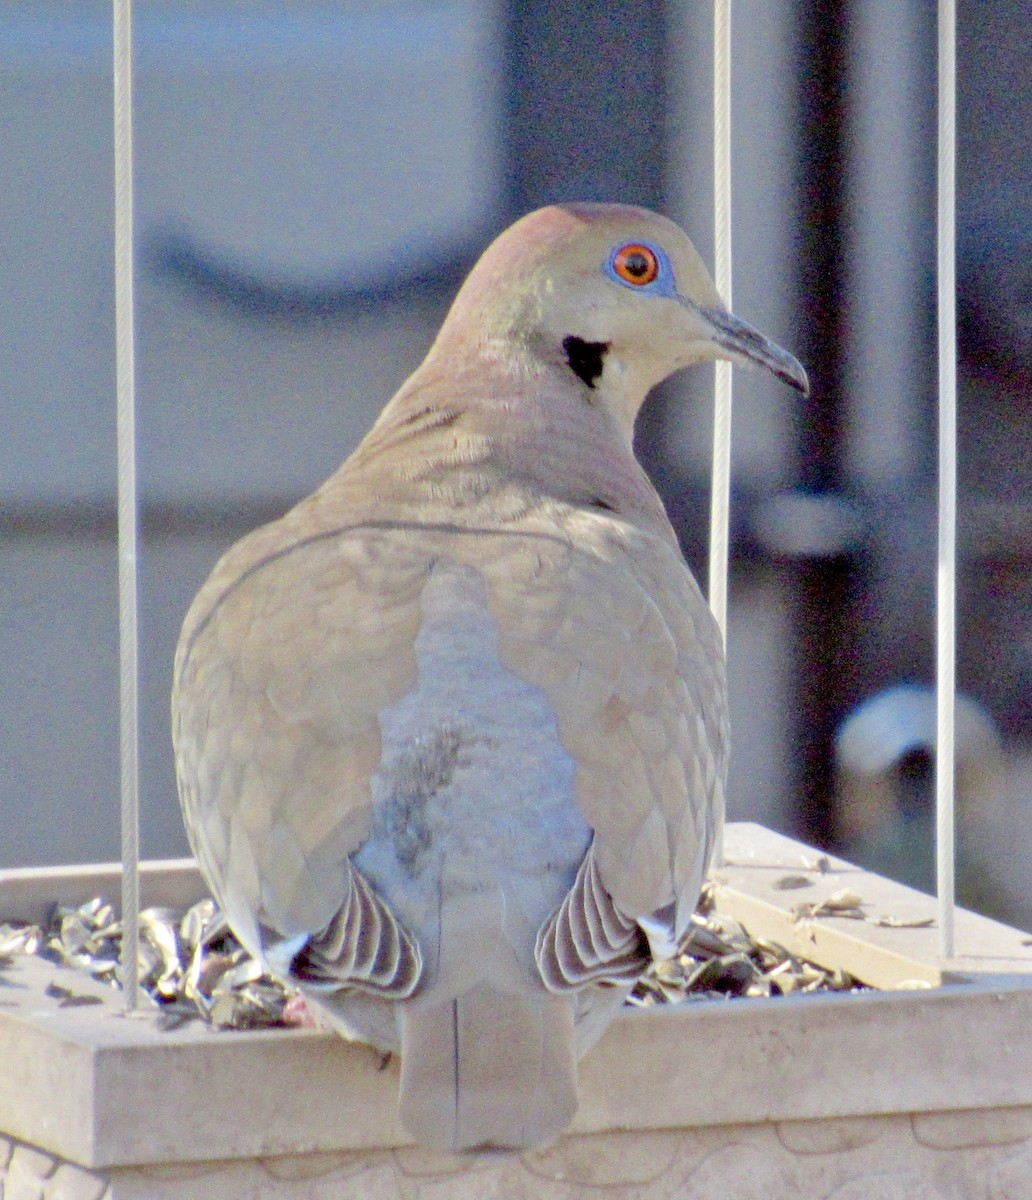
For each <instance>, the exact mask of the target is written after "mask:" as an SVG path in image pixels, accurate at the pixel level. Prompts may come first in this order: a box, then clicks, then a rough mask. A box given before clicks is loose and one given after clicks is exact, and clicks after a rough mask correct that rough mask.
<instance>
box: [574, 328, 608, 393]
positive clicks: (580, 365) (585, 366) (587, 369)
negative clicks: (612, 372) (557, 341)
mask: <svg viewBox="0 0 1032 1200" xmlns="http://www.w3.org/2000/svg"><path fill="white" fill-rule="evenodd" d="M563 349H564V350H565V351H566V361H567V362H568V363H569V364H570V370H571V371H572V372H573V373H574V375H576V376H577V378H578V379H580V380H581V382H582V383H585V384H587V386H588V387H589V388H593V387H594V386H595V381H596V380H597V379H598V377H599V376H600V375H601V374H602V364H603V361H604V359H605V357H606V351H607V350H608V349H609V343H608V342H586V341H584V339H583V338H579V337H567V338H563Z"/></svg>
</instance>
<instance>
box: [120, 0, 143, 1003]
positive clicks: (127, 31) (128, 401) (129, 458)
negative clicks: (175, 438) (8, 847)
mask: <svg viewBox="0 0 1032 1200" xmlns="http://www.w3.org/2000/svg"><path fill="white" fill-rule="evenodd" d="M130 10H131V0H114V137H115V396H116V406H117V445H118V631H119V698H120V741H121V791H122V812H121V819H122V970H121V975H122V987H123V990H124V995H125V1005H126V1008H127V1009H128V1010H129V1011H132V1010H133V1009H134V1008H136V1006H137V1004H138V1001H139V979H138V967H137V952H138V927H139V909H140V888H139V879H140V872H139V866H140V863H139V857H140V846H139V701H138V690H139V688H138V679H139V665H138V661H137V546H138V543H139V531H138V521H137V497H136V413H135V396H134V377H135V365H134V348H133V342H134V334H133V145H132V24H131V12H130Z"/></svg>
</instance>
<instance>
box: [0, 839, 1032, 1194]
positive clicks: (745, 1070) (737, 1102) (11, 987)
mask: <svg viewBox="0 0 1032 1200" xmlns="http://www.w3.org/2000/svg"><path fill="white" fill-rule="evenodd" d="M727 848H728V858H729V860H730V865H729V866H727V867H725V868H723V869H722V870H721V872H719V873H718V874H719V884H718V896H719V904H720V907H721V908H722V909H724V910H725V911H731V912H733V913H736V914H737V915H739V916H740V917H741V918H742V919H743V920H744V921H746V922H747V923H748V924H749V925H750V927H751V928H753V929H754V930H755V931H756V932H759V933H762V934H764V935H765V936H768V937H776V938H777V939H778V940H781V941H786V942H790V941H791V939H793V938H795V939H798V942H799V944H798V945H795V946H794V947H793V948H796V949H799V950H801V951H802V952H804V953H807V954H808V955H809V956H810V957H812V958H814V959H816V960H817V961H819V962H822V964H825V965H835V962H837V961H839V960H838V959H831V961H829V955H832V954H835V955H839V954H841V955H842V956H843V960H842V961H841V965H844V966H845V967H846V969H847V970H851V971H854V973H856V974H858V975H860V976H861V977H865V975H866V976H867V977H869V978H873V977H874V976H877V975H879V973H881V974H882V975H883V976H884V978H883V985H884V979H888V978H894V979H895V981H896V982H897V983H898V982H899V981H900V980H906V979H921V978H923V979H924V980H925V982H933V981H934V980H935V979H937V978H949V976H950V973H951V972H952V971H953V969H954V966H955V964H939V963H937V961H936V960H935V957H934V949H933V947H934V930H931V931H929V930H928V929H927V928H906V929H900V928H882V927H879V926H877V925H873V924H869V923H867V922H864V921H858V920H846V919H844V918H819V919H815V920H811V921H809V922H805V923H800V922H797V921H794V920H793V919H792V915H791V909H792V906H793V905H794V904H796V903H798V902H799V901H800V900H802V899H804V898H805V899H806V900H807V901H812V900H819V899H821V898H822V897H823V896H825V895H828V894H831V893H833V892H834V891H836V890H838V889H841V888H842V887H844V886H848V887H849V888H850V889H851V890H853V891H854V892H856V893H857V894H858V895H859V896H860V897H861V899H863V900H864V901H865V902H866V903H867V905H868V907H869V908H870V910H871V913H872V915H894V916H897V917H901V916H903V917H906V918H907V919H913V920H923V919H924V917H923V916H921V915H920V914H921V913H922V912H927V910H928V907H929V906H930V905H932V902H931V901H930V900H929V899H928V898H927V897H921V896H919V894H918V893H913V892H911V891H910V889H901V890H900V889H899V885H895V884H891V883H890V882H889V881H886V880H881V879H878V878H877V877H876V876H872V875H870V874H868V873H866V872H861V871H859V870H858V869H857V868H855V867H851V866H850V865H849V864H845V863H841V862H839V861H838V860H833V861H832V862H831V864H830V869H829V870H827V871H826V872H825V873H823V874H817V873H815V872H811V873H807V872H806V871H805V863H806V862H807V861H809V860H812V859H813V858H814V857H815V855H814V852H813V851H811V850H810V849H809V848H807V847H805V846H803V845H801V844H800V843H797V842H793V841H791V840H790V839H787V838H781V837H779V836H778V835H776V834H771V833H770V832H769V831H767V830H763V829H760V828H759V827H757V826H730V827H729V829H728V836H727ZM788 873H803V874H807V875H808V877H809V874H812V875H813V883H812V886H807V887H804V888H799V889H793V890H789V891H779V890H778V889H777V888H776V887H775V886H774V884H775V883H776V881H777V880H778V879H779V878H781V877H782V876H783V875H784V874H788ZM46 874H47V873H46V872H24V871H23V872H6V873H3V874H0V906H2V907H0V912H2V914H3V915H5V916H15V915H19V914H20V915H26V916H30V917H31V916H35V915H37V914H36V913H34V912H32V911H29V910H28V909H27V908H26V907H25V905H26V904H27V903H28V902H29V900H28V898H29V897H35V899H34V900H33V901H32V902H33V903H42V900H41V897H43V896H44V895H46V894H49V896H50V899H51V900H53V899H56V898H58V895H59V896H60V898H61V899H66V900H70V901H75V900H79V901H81V900H83V899H86V898H88V896H89V895H91V894H94V893H95V892H96V891H97V890H98V887H97V884H98V880H99V881H101V882H103V881H104V880H107V879H110V880H111V881H113V882H117V868H86V869H83V871H82V872H80V873H79V875H76V873H75V872H74V871H64V872H61V873H60V874H59V879H58V880H56V881H55V879H54V877H53V873H51V874H50V892H49V893H46V890H45V886H46V881H45V876H46ZM55 887H56V888H57V889H59V890H58V892H57V893H56V894H55ZM198 888H199V880H198V878H197V876H196V873H195V872H194V871H193V870H192V869H191V867H190V866H189V864H182V863H177V864H172V865H168V864H165V865H163V866H161V867H152V868H149V869H148V871H147V872H145V875H144V881H143V895H144V902H145V903H152V902H154V899H155V893H156V892H160V893H161V898H162V902H164V903H187V902H189V901H190V900H191V899H195V898H196V894H197V891H198ZM80 889H81V890H80ZM177 889H178V890H177ZM101 890H105V891H108V892H109V893H110V894H113V891H114V888H106V887H105V888H102V889H101ZM922 905H923V906H924V907H923V908H922ZM900 906H903V907H900ZM907 906H909V907H907ZM933 907H934V906H933ZM883 908H884V912H883ZM915 913H916V914H918V915H917V916H914V915H913V914H915ZM750 914H751V915H750ZM907 914H911V915H910V916H908V915H907ZM39 915H42V914H39ZM961 918H962V919H961ZM764 923H766V924H764ZM1025 940H1026V939H1025V935H1023V934H1020V933H1019V932H1018V931H1016V930H1010V929H1007V928H1006V927H1004V926H1001V925H998V924H997V923H995V922H991V921H986V920H984V919H983V918H979V917H976V916H974V915H973V914H958V945H959V946H960V947H961V949H962V951H963V953H964V955H965V957H964V959H962V960H958V963H963V964H968V965H965V966H964V968H963V971H960V970H959V968H958V970H957V973H958V974H963V973H964V972H968V973H969V975H976V974H978V972H977V971H974V970H973V969H972V968H971V965H970V964H974V966H979V965H981V966H982V967H983V968H984V969H985V972H986V973H987V974H988V975H990V976H991V978H990V979H989V980H988V981H981V982H978V981H976V982H971V983H966V984H951V985H947V986H944V987H940V988H934V989H925V990H920V991H898V992H871V993H865V994H860V995H855V994H854V995H848V994H846V995H835V994H832V995H813V996H799V997H783V998H778V999H774V1000H734V1001H700V1002H692V1003H689V1004H686V1005H684V1006H681V1007H678V1008H665V1009H663V1008H660V1009H653V1010H644V1011H643V1010H637V1011H635V1010H628V1011H626V1012H624V1013H623V1014H621V1016H620V1017H619V1018H618V1020H617V1021H616V1022H615V1023H614V1025H613V1026H612V1028H611V1029H610V1031H609V1033H608V1034H607V1035H606V1037H605V1038H603V1040H602V1041H601V1043H600V1044H599V1045H598V1046H597V1047H596V1048H595V1049H594V1050H593V1051H592V1053H591V1054H590V1055H589V1056H588V1057H587V1058H586V1059H585V1060H584V1062H583V1064H582V1070H581V1094H582V1106H581V1111H580V1112H579V1114H578V1117H577V1121H576V1123H575V1126H574V1133H575V1134H582V1135H583V1134H590V1135H596V1136H615V1135H613V1131H617V1130H623V1131H633V1132H634V1133H635V1136H637V1137H639V1138H646V1139H647V1138H651V1137H661V1136H665V1135H663V1134H662V1131H663V1130H670V1131H673V1130H677V1131H678V1136H681V1135H684V1136H687V1134H686V1132H685V1131H688V1130H694V1131H697V1132H698V1133H699V1136H702V1131H705V1130H706V1129H707V1128H709V1127H711V1126H721V1127H726V1128H736V1129H738V1128H742V1129H745V1128H754V1127H757V1126H764V1127H765V1126H766V1125H767V1124H769V1123H771V1122H776V1123H779V1127H780V1125H783V1124H784V1123H786V1122H792V1123H795V1122H805V1123H812V1122H818V1123H821V1124H822V1125H823V1126H824V1127H826V1128H827V1129H831V1128H832V1125H831V1124H829V1123H834V1122H840V1121H843V1120H845V1121H851V1120H852V1121H856V1120H860V1121H864V1120H877V1119H879V1118H881V1117H892V1118H894V1119H895V1118H896V1117H898V1116H899V1115H900V1114H919V1115H920V1116H921V1117H922V1119H923V1118H928V1120H930V1121H933V1122H934V1121H935V1120H939V1119H940V1117H949V1118H950V1119H952V1120H954V1121H955V1122H956V1121H957V1120H960V1121H961V1123H962V1124H963V1123H965V1122H968V1118H967V1117H964V1118H960V1117H958V1115H957V1114H958V1113H960V1112H961V1111H962V1110H971V1111H972V1112H975V1113H979V1114H983V1116H984V1117H985V1120H987V1121H988V1122H989V1123H990V1125H993V1126H994V1127H999V1128H1010V1127H1011V1126H1009V1125H1007V1123H1006V1122H1005V1121H1003V1122H1001V1121H1000V1120H997V1117H996V1115H995V1114H996V1112H997V1111H998V1110H1001V1109H1003V1110H1015V1111H1017V1112H1018V1113H1019V1117H1018V1118H1015V1119H1016V1120H1018V1126H1020V1127H1021V1128H1023V1125H1022V1124H1021V1123H1022V1121H1024V1120H1025V1116H1026V1114H1025V1113H1024V1110H1025V1109H1027V1108H1032V989H1030V988H1028V987H1026V986H1024V985H1023V983H1022V976H1024V975H1026V974H1027V973H1028V971H1029V970H1030V964H1032V950H1030V948H1029V947H1027V946H1024V945H1023V942H1024V941H1025ZM1003 964H1006V969H1007V971H1008V972H1010V973H1011V974H1010V975H1009V979H1008V982H1006V983H1003V982H1001V975H1002V973H1003V972H1001V969H1000V968H1001V966H1002V965H1003ZM858 965H860V966H861V967H863V969H859V970H858V969H857V966H858ZM922 972H923V975H922ZM936 972H939V974H938V975H936V974H935V973H936ZM55 979H57V980H58V981H59V982H60V983H61V984H62V985H64V986H65V987H70V988H72V989H73V990H74V991H76V992H78V993H82V994H89V995H95V996H96V997H98V998H99V999H100V1001H101V1003H100V1004H96V1005H93V1006H88V1007H65V1008H62V1007H60V1005H59V1003H58V1002H57V1001H56V1000H54V999H52V998H50V997H47V996H46V995H45V990H46V987H47V985H48V984H49V983H51V982H52V981H54V980H55ZM0 1062H2V1063H4V1071H3V1073H2V1076H0V1131H2V1132H4V1133H6V1134H7V1135H8V1136H9V1138H11V1139H14V1140H17V1141H18V1142H21V1143H25V1144H27V1145H29V1146H31V1147H34V1148H35V1150H36V1151H38V1152H41V1153H45V1154H47V1155H50V1156H52V1157H54V1158H55V1160H57V1159H60V1160H66V1161H68V1162H70V1163H72V1164H76V1165H78V1166H79V1167H84V1168H88V1169H91V1170H96V1169H100V1170H102V1171H104V1172H106V1175H105V1177H107V1175H110V1176H111V1178H114V1175H113V1174H111V1172H114V1171H118V1170H123V1169H124V1170H129V1169H130V1168H132V1169H136V1168H137V1167H141V1168H142V1167H143V1166H146V1165H147V1164H151V1165H153V1164H163V1166H162V1169H163V1170H166V1169H167V1170H170V1171H173V1170H179V1168H180V1167H181V1168H182V1170H183V1171H187V1170H201V1169H202V1168H201V1167H199V1166H198V1164H204V1163H207V1164H210V1165H211V1166H210V1169H209V1167H208V1166H205V1167H204V1168H203V1171H202V1173H204V1172H207V1173H209V1174H210V1170H214V1164H215V1163H219V1162H223V1161H224V1160H244V1159H248V1160H252V1159H261V1160H265V1159H275V1160H277V1161H279V1160H281V1159H282V1160H284V1161H286V1160H289V1159H291V1156H296V1155H299V1154H304V1155H311V1154H320V1155H346V1156H349V1161H350V1156H351V1155H353V1154H355V1153H357V1152H364V1153H375V1155H379V1156H380V1157H381V1158H382V1156H383V1155H385V1154H387V1153H388V1151H390V1150H392V1148H393V1149H398V1150H399V1153H400V1152H401V1149H400V1148H402V1147H404V1145H405V1142H406V1140H407V1139H406V1138H405V1135H404V1134H403V1132H402V1131H401V1130H400V1128H399V1127H398V1125H397V1123H396V1120H395V1117H394V1103H395V1096H396V1089H397V1073H396V1072H397V1067H396V1064H394V1063H392V1064H389V1065H388V1066H387V1067H386V1068H385V1069H381V1065H380V1058H379V1056H378V1055H377V1054H375V1053H374V1052H373V1051H371V1050H369V1049H368V1048H367V1047H363V1046H359V1045H352V1044H348V1043H345V1042H343V1041H340V1040H339V1039H337V1038H334V1037H331V1036H329V1035H324V1034H321V1033H317V1032H314V1031H310V1030H307V1031H305V1030H297V1031H295V1030H268V1031H261V1032H250V1033H213V1032H211V1031H209V1030H207V1029H205V1028H203V1027H201V1026H200V1025H199V1024H192V1025H188V1026H186V1027H183V1028H181V1029H180V1030H177V1031H175V1032H161V1031H160V1030H159V1029H158V1028H157V1027H156V1023H155V1021H154V1018H153V1015H151V1014H142V1015H134V1016H131V1017H127V1016H125V1015H124V1014H123V1012H122V1010H121V1006H120V1003H119V997H118V996H117V994H116V993H114V992H112V991H111V990H110V989H108V988H106V987H104V986H103V985H100V984H95V983H93V982H92V981H90V980H89V979H87V978H85V977H84V976H80V975H79V974H77V973H74V972H71V971H68V970H64V969H61V968H58V967H55V966H53V965H52V964H49V963H46V962H43V961H40V960H34V959H25V960H19V961H17V962H16V963H15V965H14V966H12V967H11V968H10V969H8V970H5V971H4V972H3V973H2V974H0ZM908 1120H909V1117H908ZM968 1123H969V1122H968ZM983 1123H984V1122H983ZM841 1128H842V1127H840V1129H841ZM922 1128H924V1126H922ZM929 1128H931V1127H930V1126H929ZM936 1128H938V1126H936ZM951 1128H952V1126H951ZM1019 1132H1020V1130H1019ZM750 1136H751V1135H750ZM808 1136H809V1135H808ZM814 1136H817V1137H818V1140H820V1136H827V1137H831V1138H832V1141H834V1140H835V1138H836V1137H838V1136H840V1134H834V1135H832V1134H831V1133H828V1134H826V1135H814ZM843 1136H844V1135H843ZM935 1136H939V1135H935V1134H930V1133H928V1132H927V1131H926V1132H925V1133H924V1134H922V1138H921V1139H918V1140H919V1142H920V1145H922V1146H925V1147H926V1148H928V1147H929V1146H930V1145H931V1142H933V1141H934V1138H935ZM943 1136H945V1135H943ZM949 1136H954V1135H952V1134H950V1135H949ZM979 1136H981V1135H979ZM983 1140H984V1139H983ZM990 1140H991V1139H990ZM577 1142H578V1139H577V1138H576V1137H574V1138H571V1139H566V1140H564V1141H563V1143H561V1146H563V1147H565V1146H567V1144H569V1145H571V1146H573V1145H576V1144H577ZM636 1144H637V1143H636ZM797 1152H799V1153H801V1151H797V1150H794V1151H793V1153H797ZM405 1153H407V1154H416V1153H418V1152H417V1151H415V1150H411V1149H410V1150H407V1151H405ZM571 1153H572V1151H571ZM391 1161H395V1160H393V1159H392V1160H391ZM177 1164H178V1165H177ZM148 1169H150V1168H149V1167H148ZM219 1169H220V1170H222V1168H221V1167H220V1168H219ZM227 1169H228V1168H227ZM284 1169H286V1168H284ZM363 1169H364V1168H363ZM220 1186H221V1185H220ZM12 1194H13V1193H12ZM120 1194H121V1193H119V1192H118V1191H117V1190H116V1191H115V1192H114V1193H113V1195H114V1197H116V1198H117V1197H118V1196H119V1195H120ZM125 1194H126V1195H129V1194H130V1193H125ZM133 1194H140V1195H143V1194H145V1193H144V1192H139V1193H133ZM152 1194H154V1195H159V1194H162V1193H158V1192H154V1193H152ZM168 1194H169V1195H171V1194H172V1192H169V1193H168ZM175 1194H176V1195H183V1196H185V1195H187V1194H188V1193H186V1192H181V1191H180V1192H176V1193H175ZM189 1194H193V1193H189ZM197 1194H198V1195H200V1194H202V1193H200V1192H198V1193H197ZM220 1194H221V1193H220ZM226 1194H227V1195H231V1194H233V1193H232V1192H227V1193H226ZM248 1194H250V1193H248ZM255 1194H256V1195H257V1194H261V1195H264V1194H265V1193H264V1192H261V1193H255ZM269 1194H270V1195H272V1194H273V1193H272V1192H270V1193H269ZM277 1194H278V1193H277ZM284 1194H293V1193H284ZM297 1194H298V1195H300V1194H303V1193H297ZM456 1194H458V1193H456ZM642 1194H643V1195H644V1194H645V1193H642ZM657 1194H658V1193H657ZM786 1194H788V1193H786Z"/></svg>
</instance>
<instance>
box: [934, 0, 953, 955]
mask: <svg viewBox="0 0 1032 1200" xmlns="http://www.w3.org/2000/svg"><path fill="white" fill-rule="evenodd" d="M956 19H957V18H956V5H955V0H939V149H938V184H937V192H938V222H937V238H938V255H937V287H938V327H939V546H938V564H937V572H936V580H937V605H936V715H937V725H938V732H937V745H936V755H935V823H936V861H937V894H938V899H939V953H940V954H941V955H942V957H943V958H950V957H951V956H952V954H953V903H954V879H953V871H954V835H953V830H954V824H953V822H954V811H953V793H954V777H955V764H954V744H953V735H954V720H955V718H954V707H955V704H954V701H955V696H956V587H957V578H956V577H957V537H956V531H957V288H956V222H955V207H956V83H957V61H956V51H957V47H956Z"/></svg>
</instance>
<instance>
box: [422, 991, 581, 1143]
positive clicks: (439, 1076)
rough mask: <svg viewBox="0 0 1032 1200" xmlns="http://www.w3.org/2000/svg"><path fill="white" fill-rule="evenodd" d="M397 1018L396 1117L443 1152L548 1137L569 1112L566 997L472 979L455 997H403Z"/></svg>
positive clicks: (572, 1087)
mask: <svg viewBox="0 0 1032 1200" xmlns="http://www.w3.org/2000/svg"><path fill="white" fill-rule="evenodd" d="M398 1007H399V1013H400V1018H401V1096H400V1099H399V1102H398V1111H399V1115H400V1116H401V1120H402V1123H403V1124H404V1125H405V1128H406V1129H407V1130H408V1131H409V1133H411V1134H412V1136H413V1137H414V1138H415V1139H416V1140H417V1141H419V1142H421V1143H422V1144H423V1145H429V1146H434V1147H437V1148H439V1149H443V1150H475V1149H478V1148H481V1147H498V1148H503V1149H524V1148H526V1147H529V1146H537V1145H540V1144H542V1143H543V1142H550V1141H553V1140H554V1139H555V1138H557V1137H558V1136H559V1134H560V1133H562V1132H563V1130H564V1129H565V1128H566V1126H567V1125H568V1124H569V1123H570V1121H571V1120H572V1119H573V1114H574V1113H575V1112H576V1110H577V1067H576V1052H575V1036H574V1028H573V1004H572V1003H571V1001H570V999H568V998H565V997H560V996H553V995H550V994H549V993H547V992H545V991H543V990H542V991H541V992H540V993H531V994H524V995H514V994H512V993H508V992H502V991H498V990H496V989H495V988H492V987H490V986H489V985H488V984H485V983H480V984H478V985H477V986H476V987H474V988H472V989H470V991H468V992H465V993H464V994H463V995H461V996H459V997H458V998H457V999H448V1000H441V1001H439V1002H437V1001H435V999H434V997H433V996H432V995H431V996H430V997H429V1003H422V1002H420V1001H418V1000H415V999H414V1000H410V1001H407V1002H406V1003H404V1004H401V1005H399V1006H398Z"/></svg>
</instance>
